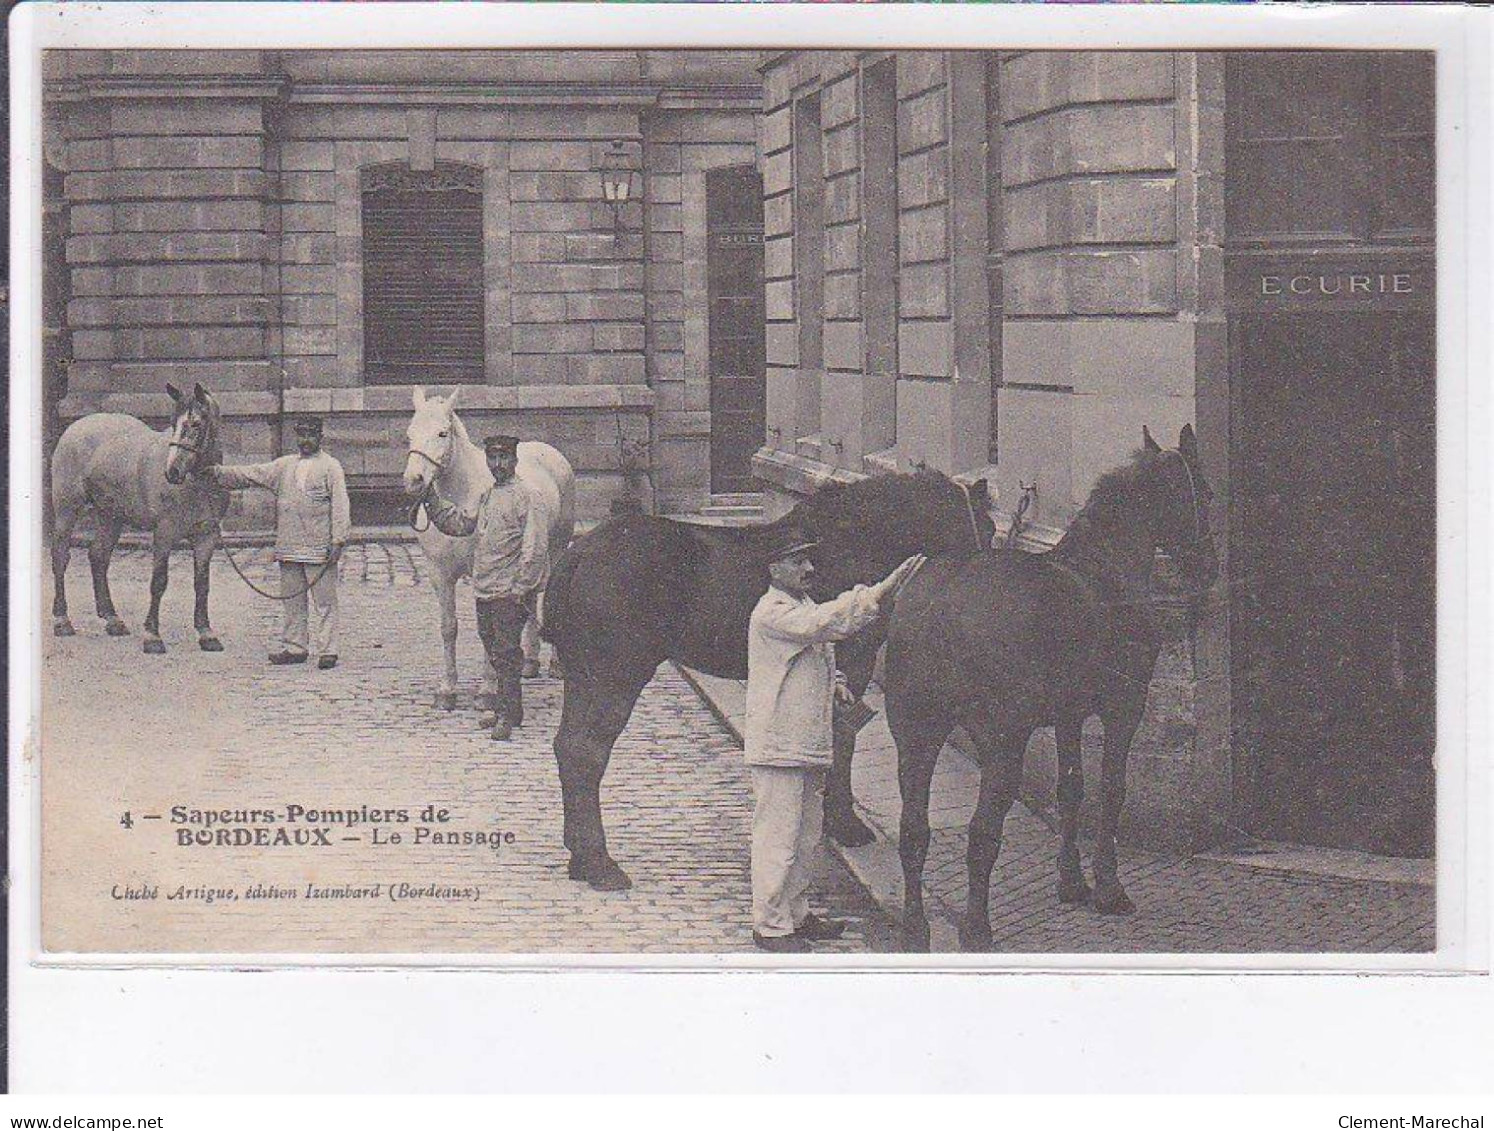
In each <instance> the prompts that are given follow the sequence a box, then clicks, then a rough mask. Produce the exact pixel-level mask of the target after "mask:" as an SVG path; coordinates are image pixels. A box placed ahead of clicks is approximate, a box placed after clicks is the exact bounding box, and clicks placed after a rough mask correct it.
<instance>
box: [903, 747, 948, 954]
mask: <svg viewBox="0 0 1494 1131" xmlns="http://www.w3.org/2000/svg"><path fill="white" fill-rule="evenodd" d="M951 729H952V728H950V727H949V726H947V725H944V724H934V725H932V726H925V727H920V728H914V727H906V726H897V727H894V728H893V739H894V740H895V741H896V743H897V783H898V791H899V793H900V794H901V795H902V799H903V815H902V819H901V821H900V822H899V824H898V838H897V854H898V859H899V860H900V861H901V862H902V865H903V929H902V936H903V937H902V948H903V950H905V951H908V952H910V953H918V954H927V953H928V949H929V921H928V916H927V915H926V914H925V912H924V908H923V866H924V862H925V861H926V860H927V859H928V854H929V788H930V786H931V785H932V783H933V780H934V766H935V765H936V764H937V763H938V760H939V751H940V750H941V749H943V747H944V740H945V739H946V738H948V737H949V731H950V730H951Z"/></svg>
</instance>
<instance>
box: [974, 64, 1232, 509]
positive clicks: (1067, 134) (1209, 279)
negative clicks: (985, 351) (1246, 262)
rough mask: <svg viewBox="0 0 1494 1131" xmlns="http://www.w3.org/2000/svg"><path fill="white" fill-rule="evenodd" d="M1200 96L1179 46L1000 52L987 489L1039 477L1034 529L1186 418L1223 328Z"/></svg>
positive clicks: (1216, 222)
mask: <svg viewBox="0 0 1494 1131" xmlns="http://www.w3.org/2000/svg"><path fill="white" fill-rule="evenodd" d="M1196 90H1197V62H1196V57H1195V56H1193V55H1191V54H1178V53H1167V52H1029V53H1022V54H1016V55H1011V56H1007V57H1005V58H1003V59H1002V60H1001V63H1000V115H1001V132H1000V138H1001V142H1000V144H1001V181H1000V192H1001V203H1002V217H1003V222H1004V228H1005V237H1004V243H1005V246H1004V248H1003V282H1004V295H1005V322H1004V325H1003V339H1002V359H1001V369H1002V380H1001V386H1000V388H999V389H998V391H997V406H996V413H995V415H996V418H997V421H998V430H999V436H998V445H997V447H998V450H999V451H1000V452H1001V460H1000V472H999V476H998V484H999V486H1000V488H1001V489H1002V493H1003V496H1004V497H1005V498H1007V499H1008V500H1015V499H1016V498H1017V497H1018V494H1019V487H1018V485H1019V483H1023V482H1025V483H1036V484H1037V485H1038V490H1037V495H1036V497H1035V498H1034V500H1033V505H1032V509H1031V510H1030V511H1029V514H1028V517H1029V519H1030V520H1031V521H1033V522H1034V524H1035V525H1036V526H1038V527H1047V528H1048V529H1049V530H1051V531H1057V530H1061V529H1062V528H1063V527H1065V526H1066V525H1067V524H1068V522H1069V520H1070V519H1071V518H1072V517H1073V515H1074V514H1075V513H1077V511H1078V509H1079V508H1080V507H1081V506H1082V505H1083V503H1084V500H1085V498H1086V497H1087V495H1088V492H1089V489H1090V488H1091V487H1092V486H1093V485H1094V483H1095V481H1096V479H1098V478H1099V476H1100V475H1101V474H1103V473H1104V472H1105V471H1106V470H1108V469H1109V468H1111V467H1114V466H1116V465H1117V464H1119V463H1121V462H1123V461H1124V460H1125V459H1126V458H1127V457H1128V456H1129V454H1130V452H1131V451H1132V450H1134V449H1135V448H1136V447H1137V446H1139V444H1140V442H1141V428H1142V425H1144V424H1145V425H1148V426H1149V427H1150V428H1151V430H1152V432H1153V433H1154V434H1155V435H1156V436H1157V437H1158V438H1159V440H1162V441H1163V442H1166V440H1167V439H1168V438H1175V437H1176V436H1177V433H1178V429H1179V428H1180V427H1181V426H1182V425H1183V424H1184V423H1187V422H1190V421H1193V420H1194V419H1195V415H1196V411H1195V409H1196V406H1195V396H1196V391H1197V388H1198V367H1199V359H1200V356H1201V355H1202V354H1206V353H1208V352H1210V351H1211V350H1214V349H1215V348H1216V347H1217V345H1218V344H1219V341H1220V338H1219V335H1220V334H1222V328H1223V323H1222V318H1220V317H1219V316H1218V302H1219V295H1218V290H1217V288H1218V282H1217V278H1218V275H1217V264H1218V245H1219V239H1220V223H1221V220H1222V217H1221V216H1220V214H1219V208H1220V206H1219V199H1220V198H1219V192H1218V172H1219V169H1220V168H1221V166H1220V165H1219V164H1218V159H1219V155H1220V153H1221V152H1222V136H1221V135H1220V132H1215V131H1214V130H1211V129H1204V130H1200V129H1199V128H1198V115H1199V114H1200V113H1201V112H1203V113H1207V109H1206V108H1204V109H1203V110H1202V111H1201V110H1200V105H1199V103H1198V102H1197V100H1196V98H1195V94H1196ZM1215 125H1217V123H1215ZM1221 132H1222V131H1221ZM1009 410H1010V411H1009ZM1055 433H1056V434H1057V435H1058V436H1059V437H1060V438H1066V440H1067V442H1066V443H1063V444H1058V443H1055V442H1054V435H1055Z"/></svg>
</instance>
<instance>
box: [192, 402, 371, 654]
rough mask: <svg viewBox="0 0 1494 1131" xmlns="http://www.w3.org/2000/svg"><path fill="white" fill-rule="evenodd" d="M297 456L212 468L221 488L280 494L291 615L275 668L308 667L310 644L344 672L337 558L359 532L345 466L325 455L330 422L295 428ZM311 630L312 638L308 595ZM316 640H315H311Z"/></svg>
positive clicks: (279, 541) (279, 552)
mask: <svg viewBox="0 0 1494 1131" xmlns="http://www.w3.org/2000/svg"><path fill="white" fill-rule="evenodd" d="M294 428H295V433H296V452H295V454H293V455H284V456H281V457H280V458H279V459H276V460H271V461H270V462H269V463H251V464H243V465H240V466H238V467H216V468H210V469H207V472H206V473H207V474H208V475H209V477H210V478H211V479H213V480H214V481H215V482H216V483H217V484H218V485H219V486H221V487H228V488H230V489H237V488H242V487H258V488H261V489H263V490H266V491H273V492H275V559H276V560H277V561H278V562H279V563H280V592H281V594H282V596H283V597H284V598H285V600H284V601H283V602H282V607H283V608H284V612H285V619H284V626H283V631H282V632H281V638H280V648H279V650H278V651H275V652H271V653H270V663H272V664H303V663H305V662H306V656H307V650H308V645H309V646H310V650H311V651H314V652H316V654H317V657H318V659H317V667H319V668H322V669H326V668H334V667H336V666H337V559H338V557H340V556H341V554H342V550H343V547H344V546H345V545H347V540H348V535H349V533H351V530H352V520H351V508H350V506H349V503H348V488H347V482H346V480H345V478H344V477H343V472H342V464H340V463H338V462H337V460H335V459H333V458H332V457H331V456H330V455H328V454H327V453H326V452H324V451H322V422H321V420H320V419H318V418H317V417H314V416H308V417H301V418H299V419H297V421H296V422H295V425H294ZM308 595H309V596H310V598H311V612H312V616H311V625H310V633H309V634H308V632H307V616H306V612H307V600H306V599H307V596H308ZM308 635H309V639H308Z"/></svg>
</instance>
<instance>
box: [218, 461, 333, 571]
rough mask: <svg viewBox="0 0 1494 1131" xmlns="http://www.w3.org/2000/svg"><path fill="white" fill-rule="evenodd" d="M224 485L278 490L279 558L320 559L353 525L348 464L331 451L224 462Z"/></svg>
mask: <svg viewBox="0 0 1494 1131" xmlns="http://www.w3.org/2000/svg"><path fill="white" fill-rule="evenodd" d="M218 483H219V484H220V485H221V486H224V487H230V488H239V487H261V488H263V489H265V490H267V491H274V492H275V558H276V560H277V561H282V562H308V563H317V564H320V563H321V562H324V561H326V560H327V555H328V554H329V553H331V550H332V547H333V545H335V544H338V543H342V542H346V541H347V540H348V534H349V533H350V532H351V530H352V521H351V508H350V507H349V504H348V488H347V481H346V480H345V479H344V477H343V473H342V464H340V463H338V462H337V461H336V460H335V459H333V458H332V457H331V456H329V455H328V454H327V453H326V452H317V453H316V455H314V456H310V457H302V456H301V455H299V454H293V455H288V456H281V457H280V458H279V459H274V460H271V461H270V462H269V463H249V464H243V465H241V466H238V467H220V468H219V469H218Z"/></svg>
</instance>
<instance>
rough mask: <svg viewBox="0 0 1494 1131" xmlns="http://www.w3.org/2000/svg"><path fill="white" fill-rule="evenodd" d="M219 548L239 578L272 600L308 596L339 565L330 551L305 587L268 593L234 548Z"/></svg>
mask: <svg viewBox="0 0 1494 1131" xmlns="http://www.w3.org/2000/svg"><path fill="white" fill-rule="evenodd" d="M327 545H328V546H329V547H330V546H331V545H332V509H331V507H330V506H329V507H328V508H327ZM219 549H221V550H222V551H223V556H224V557H225V558H227V559H228V564H229V565H231V566H232V567H233V571H234V573H236V574H238V575H239V580H240V581H242V582H243V583H244V584H245V585H247V586H249V588H250V589H252V590H254V591H255V592H256V593H258V594H259V595H260V596H261V597H266V598H268V599H269V600H271V601H294V600H296V599H298V598H300V597H304V596H306V594H308V593H310V592H311V591H312V590H313V589H315V588H316V587H317V583H318V582H320V581H321V579H322V578H323V577H325V576H326V574H327V571H328V570H329V569H332V568H333V567H335V566H336V565H337V559H336V558H335V557H333V556H331V554H330V551H329V554H328V557H327V560H326V561H325V562H323V563H322V568H321V569H319V570H317V571H316V576H315V577H313V578H312V579H311V580H310V581H308V582H307V583H306V586H305V588H303V589H300V590H298V591H297V592H295V593H267V592H265V591H264V590H263V589H261V588H260V587H259V586H258V585H256V584H254V582H253V581H251V580H249V575H248V574H246V573H245V572H244V571H243V569H242V568H240V566H239V563H238V562H236V561H235V560H234V556H233V551H232V550H230V549H229V548H228V547H227V546H222V545H220V546H219Z"/></svg>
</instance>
